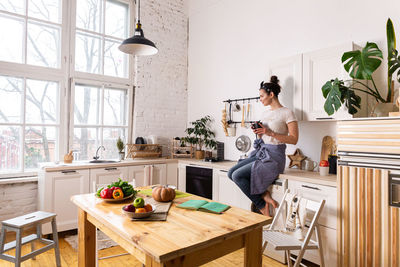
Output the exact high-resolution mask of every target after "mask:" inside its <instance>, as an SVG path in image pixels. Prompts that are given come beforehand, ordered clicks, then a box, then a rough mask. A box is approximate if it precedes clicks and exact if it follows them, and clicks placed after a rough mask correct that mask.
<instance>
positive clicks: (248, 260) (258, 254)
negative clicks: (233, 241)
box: [244, 227, 262, 267]
mask: <svg viewBox="0 0 400 267" xmlns="http://www.w3.org/2000/svg"><path fill="white" fill-rule="evenodd" d="M261 265H262V227H259V228H257V229H254V230H252V231H251V232H249V233H247V234H246V235H245V244H244V266H248V267H253V266H254V267H259V266H261Z"/></svg>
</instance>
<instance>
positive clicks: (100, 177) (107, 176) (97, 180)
mask: <svg viewBox="0 0 400 267" xmlns="http://www.w3.org/2000/svg"><path fill="white" fill-rule="evenodd" d="M119 178H121V180H123V181H128V182H129V181H130V180H129V176H128V167H106V168H98V169H90V184H89V187H90V192H94V191H95V190H96V188H97V187H95V185H108V184H111V183H112V182H115V181H118V179H119Z"/></svg>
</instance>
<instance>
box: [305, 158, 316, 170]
mask: <svg viewBox="0 0 400 267" xmlns="http://www.w3.org/2000/svg"><path fill="white" fill-rule="evenodd" d="M317 166H318V163H317V162H315V161H313V160H311V159H305V160H304V169H305V170H307V171H313V170H314V169H315V168H316V167H317Z"/></svg>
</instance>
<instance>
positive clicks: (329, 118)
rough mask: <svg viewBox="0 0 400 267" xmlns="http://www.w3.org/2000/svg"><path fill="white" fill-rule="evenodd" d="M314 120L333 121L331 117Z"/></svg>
mask: <svg viewBox="0 0 400 267" xmlns="http://www.w3.org/2000/svg"><path fill="white" fill-rule="evenodd" d="M315 119H316V120H333V118H332V117H326V118H315Z"/></svg>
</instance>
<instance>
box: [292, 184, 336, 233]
mask: <svg viewBox="0 0 400 267" xmlns="http://www.w3.org/2000/svg"><path fill="white" fill-rule="evenodd" d="M288 187H289V189H290V192H291V193H296V194H299V195H300V196H302V197H304V198H306V199H310V200H314V201H321V200H322V199H325V206H324V208H323V210H322V213H321V216H320V217H319V223H320V224H321V225H323V226H326V227H330V228H332V229H337V190H336V187H331V186H323V185H317V184H311V183H303V182H299V181H293V180H289V182H288Z"/></svg>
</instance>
